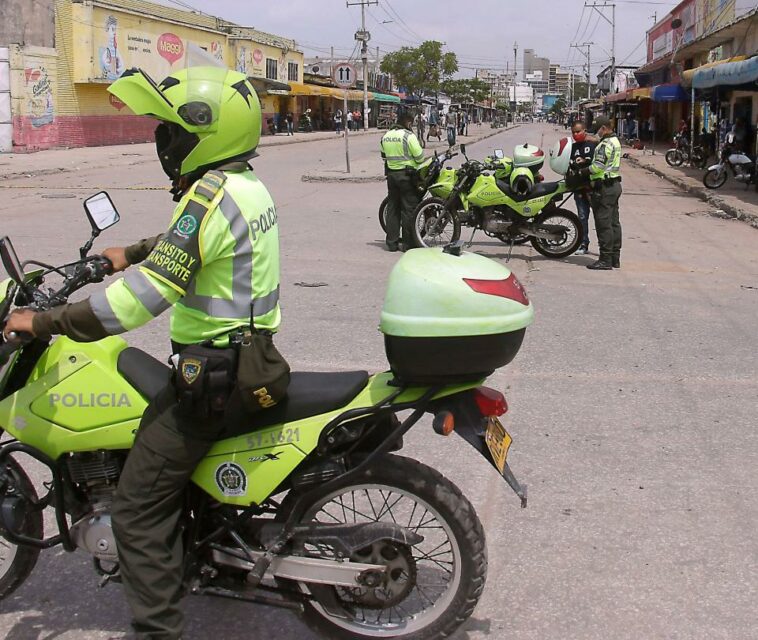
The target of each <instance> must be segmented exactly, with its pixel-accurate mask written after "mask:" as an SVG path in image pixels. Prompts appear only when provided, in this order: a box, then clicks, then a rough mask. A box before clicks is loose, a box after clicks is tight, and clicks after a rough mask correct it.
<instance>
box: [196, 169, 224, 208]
mask: <svg viewBox="0 0 758 640" xmlns="http://www.w3.org/2000/svg"><path fill="white" fill-rule="evenodd" d="M225 182H226V174H224V173H223V172H222V171H207V172H206V173H205V175H203V177H202V178H200V180H198V181H197V183H196V184H195V194H197V195H198V196H200V197H202V198H205V199H206V200H208V201H209V202H210V201H211V200H213V198H215V197H216V195H218V192H219V191H221V189H223V187H224V183H225Z"/></svg>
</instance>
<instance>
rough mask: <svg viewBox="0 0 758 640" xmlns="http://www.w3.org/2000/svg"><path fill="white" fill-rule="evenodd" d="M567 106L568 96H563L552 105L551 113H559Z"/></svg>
mask: <svg viewBox="0 0 758 640" xmlns="http://www.w3.org/2000/svg"><path fill="white" fill-rule="evenodd" d="M565 108H566V98H564V97H563V96H561V97H560V98H558V99H557V100H556V101H555V104H554V105H553V106H552V107H550V111H549V113H554V114H556V115H558V114H559V113H560V112H561V111H563V109H565Z"/></svg>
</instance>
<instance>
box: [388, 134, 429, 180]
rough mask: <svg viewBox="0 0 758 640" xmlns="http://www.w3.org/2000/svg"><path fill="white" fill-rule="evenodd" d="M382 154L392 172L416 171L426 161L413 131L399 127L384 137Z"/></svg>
mask: <svg viewBox="0 0 758 640" xmlns="http://www.w3.org/2000/svg"><path fill="white" fill-rule="evenodd" d="M381 148H382V154H383V155H384V161H385V162H386V163H387V168H389V169H392V170H395V171H396V170H397V169H404V168H405V167H411V168H413V169H415V168H416V167H418V166H419V165H420V164H421V163H422V162H423V161H424V150H423V149H422V148H421V143H420V142H419V141H418V138H417V137H416V135H415V134H414V133H413V132H412V131H408V129H403V128H402V127H397V128H393V129H390V130H389V131H388V132H387V133H385V134H384V135H383V136H382V142H381Z"/></svg>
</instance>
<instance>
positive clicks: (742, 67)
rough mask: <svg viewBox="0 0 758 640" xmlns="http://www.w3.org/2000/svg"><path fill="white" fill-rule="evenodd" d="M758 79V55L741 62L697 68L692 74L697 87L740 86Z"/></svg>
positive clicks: (694, 84)
mask: <svg viewBox="0 0 758 640" xmlns="http://www.w3.org/2000/svg"><path fill="white" fill-rule="evenodd" d="M756 81H758V56H754V57H752V58H749V59H747V60H742V61H740V62H727V63H725V64H720V65H716V66H712V67H708V68H706V69H696V70H695V73H694V75H693V76H692V86H693V87H695V89H710V88H712V87H723V86H727V87H729V86H733V87H735V86H739V85H744V84H749V83H753V82H756Z"/></svg>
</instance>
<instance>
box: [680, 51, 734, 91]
mask: <svg viewBox="0 0 758 640" xmlns="http://www.w3.org/2000/svg"><path fill="white" fill-rule="evenodd" d="M744 59H745V56H734V57H733V58H728V59H727V60H717V61H716V62H709V63H707V64H701V65H700V66H699V67H695V68H694V69H687V70H686V71H685V72H684V73H682V85H683V86H685V87H691V86H692V79H693V78H694V77H695V73H697V72H698V71H704V70H705V69H712V68H713V67H720V66H721V65H722V64H729V63H730V62H739V61H740V60H744Z"/></svg>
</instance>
